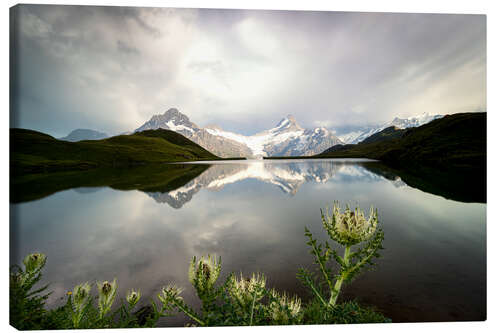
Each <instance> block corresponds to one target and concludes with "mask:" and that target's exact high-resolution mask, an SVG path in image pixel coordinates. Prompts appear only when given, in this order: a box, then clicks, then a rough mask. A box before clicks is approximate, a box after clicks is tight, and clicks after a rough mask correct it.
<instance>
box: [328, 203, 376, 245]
mask: <svg viewBox="0 0 500 333" xmlns="http://www.w3.org/2000/svg"><path fill="white" fill-rule="evenodd" d="M321 218H322V220H323V226H324V228H325V229H326V231H327V232H328V234H329V235H330V237H331V238H332V239H333V240H335V241H337V242H338V243H340V244H342V245H345V246H351V245H355V244H358V243H360V242H363V241H366V240H368V239H369V238H370V237H371V236H372V235H373V233H374V232H375V229H376V228H377V223H378V213H377V211H376V210H374V209H373V207H371V208H370V215H369V217H368V219H366V218H365V215H364V212H363V211H362V210H361V209H359V208H358V207H357V208H355V210H354V211H351V210H350V209H349V206H347V207H346V209H345V211H344V213H341V212H340V207H339V204H338V202H334V204H333V210H332V215H331V216H330V215H329V214H328V208H327V210H326V216H325V215H324V214H323V211H321Z"/></svg>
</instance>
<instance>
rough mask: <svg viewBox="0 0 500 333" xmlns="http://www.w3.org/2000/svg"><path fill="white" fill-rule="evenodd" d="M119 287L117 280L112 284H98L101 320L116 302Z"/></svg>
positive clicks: (106, 282) (105, 282)
mask: <svg viewBox="0 0 500 333" xmlns="http://www.w3.org/2000/svg"><path fill="white" fill-rule="evenodd" d="M117 287H118V286H117V284H116V279H114V280H113V282H111V283H110V282H108V281H104V282H102V283H99V282H97V291H98V292H99V314H100V316H101V318H102V317H104V315H105V314H106V313H107V312H108V311H109V310H111V306H112V305H113V302H114V300H115V296H116V289H117Z"/></svg>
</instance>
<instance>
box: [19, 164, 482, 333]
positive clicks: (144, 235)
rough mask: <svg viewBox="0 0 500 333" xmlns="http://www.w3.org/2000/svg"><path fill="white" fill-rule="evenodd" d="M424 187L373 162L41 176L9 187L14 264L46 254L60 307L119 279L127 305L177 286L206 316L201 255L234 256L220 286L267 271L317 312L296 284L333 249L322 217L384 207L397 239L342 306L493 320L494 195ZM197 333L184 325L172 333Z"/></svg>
mask: <svg viewBox="0 0 500 333" xmlns="http://www.w3.org/2000/svg"><path fill="white" fill-rule="evenodd" d="M172 175H175V177H174V176H172ZM405 179H410V180H412V181H405ZM450 181H453V180H450ZM410 183H411V184H412V185H410ZM415 183H416V182H415V181H414V178H411V177H410V178H408V177H405V175H404V174H401V173H399V172H398V170H393V169H390V168H387V167H385V166H383V165H381V164H380V163H379V162H376V161H372V160H366V159H304V160H298V159H297V160H240V161H220V162H219V161H217V162H195V163H180V164H168V165H165V166H162V167H156V168H153V169H148V168H140V169H139V170H134V169H130V170H122V171H120V172H117V171H108V172H97V171H95V172H79V173H64V174H61V175H50V176H46V177H45V176H44V177H39V178H36V177H35V178H33V179H26V180H23V181H21V182H15V183H14V184H11V204H10V208H11V209H10V215H11V218H10V233H11V235H10V236H11V243H10V249H11V251H10V261H11V264H21V262H22V259H23V258H24V256H25V255H27V254H29V253H32V252H42V253H45V254H46V255H47V257H48V259H47V265H46V266H45V269H44V271H43V273H44V275H43V280H42V283H50V286H49V290H51V291H53V294H52V295H51V296H50V298H49V300H48V304H49V306H50V307H56V306H60V305H62V304H64V303H65V301H66V297H67V296H66V293H67V292H68V291H70V290H72V289H73V287H74V286H75V285H76V284H78V283H82V282H85V281H89V282H91V283H94V282H96V281H103V280H112V279H113V278H117V281H118V286H119V287H118V296H117V299H119V298H124V297H125V294H126V292H127V291H128V290H130V289H131V288H134V289H140V290H141V292H142V299H141V302H140V304H139V305H147V304H148V303H149V302H150V300H151V299H152V298H156V295H157V294H158V293H159V292H160V290H161V288H162V286H165V285H167V284H169V283H174V284H176V285H178V286H180V287H182V288H184V291H183V293H182V296H183V297H184V299H185V300H186V302H187V303H188V304H191V305H192V306H194V307H197V306H199V301H198V300H197V298H196V297H195V294H194V289H193V287H192V286H191V285H190V284H189V281H188V267H189V262H190V260H191V258H192V257H193V256H197V257H201V256H202V255H207V254H216V255H217V256H220V257H221V258H222V273H221V276H220V277H219V283H221V282H222V281H224V279H225V278H226V277H227V276H228V274H229V273H230V272H235V273H237V274H238V275H239V273H240V272H242V273H243V275H246V276H248V275H250V274H251V273H252V272H261V273H263V274H264V275H265V276H266V277H267V286H269V287H274V288H276V289H278V290H279V291H286V292H287V293H291V294H297V295H299V296H300V297H301V298H302V300H303V301H307V300H308V299H309V298H310V297H311V295H310V294H309V293H308V291H307V290H306V288H305V287H304V286H302V284H301V283H300V282H299V280H298V279H297V278H296V273H297V271H298V269H299V268H300V267H304V268H308V269H310V270H312V271H315V269H316V267H315V265H314V264H313V261H314V258H313V256H312V255H311V254H310V253H309V248H308V246H307V245H306V237H305V236H304V228H305V227H307V228H308V229H309V230H310V231H311V232H312V234H313V236H314V237H315V238H317V239H318V240H319V241H326V240H329V238H328V236H327V234H326V232H325V231H324V230H323V228H322V222H321V213H320V209H325V208H326V207H329V208H330V210H331V207H332V204H333V202H334V201H338V202H339V203H340V204H341V206H345V204H349V205H350V207H351V208H354V207H356V206H359V207H360V208H361V209H363V210H364V211H365V213H366V214H367V213H368V212H369V209H370V207H371V206H373V207H375V208H376V209H378V214H379V221H380V226H381V227H382V229H383V230H384V233H385V239H384V242H383V247H384V249H383V250H382V251H381V257H380V258H376V259H375V260H374V261H375V263H376V266H374V267H373V269H371V270H367V271H365V272H363V273H362V274H361V275H360V276H359V277H358V278H356V279H355V280H354V281H353V282H352V283H350V284H347V285H344V286H343V289H342V292H341V295H340V300H354V299H356V300H357V301H358V302H359V303H361V304H365V305H370V306H373V307H375V308H376V309H378V310H379V311H380V312H382V313H383V314H384V315H386V316H387V317H389V318H391V319H392V321H393V322H423V321H478V320H485V319H486V202H485V201H486V200H485V197H484V198H483V197H481V198H479V199H477V198H474V197H472V198H470V197H467V196H464V195H462V194H460V193H458V194H455V193H453V192H450V191H440V189H439V186H438V187H436V188H434V187H433V186H432V182H431V183H426V184H425V186H416V185H415ZM484 191H485V189H484ZM330 244H331V245H335V244H334V242H333V241H331V240H330ZM334 247H335V246H334ZM337 248H338V247H337ZM334 271H335V269H334ZM93 292H94V293H95V287H93ZM186 322H187V318H186V317H184V316H181V315H178V316H175V317H171V318H165V319H164V320H163V319H162V321H161V322H160V326H183V325H184V324H185V323H186Z"/></svg>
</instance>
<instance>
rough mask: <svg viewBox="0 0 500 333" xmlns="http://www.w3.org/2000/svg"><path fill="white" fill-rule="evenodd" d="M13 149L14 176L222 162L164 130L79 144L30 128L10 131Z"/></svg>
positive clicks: (11, 157) (11, 155)
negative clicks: (100, 168) (168, 164)
mask: <svg viewBox="0 0 500 333" xmlns="http://www.w3.org/2000/svg"><path fill="white" fill-rule="evenodd" d="M10 148H11V153H10V163H11V171H12V172H13V174H14V176H18V175H24V174H27V173H40V172H52V171H62V170H86V169H91V168H97V167H128V166H136V165H145V164H154V163H165V162H184V161H195V160H218V159H220V158H219V157H218V156H216V155H214V154H212V153H210V152H209V151H207V150H205V149H204V148H202V147H201V146H199V145H198V144H196V143H194V142H192V141H191V140H188V139H187V138H185V137H184V136H182V135H180V134H178V133H175V132H173V131H169V130H163V129H158V130H148V131H144V132H140V133H135V134H132V135H119V136H114V137H111V138H107V139H103V140H88V141H79V142H67V141H61V140H57V139H55V138H53V137H52V136H50V135H47V134H44V133H40V132H37V131H32V130H27V129H11V130H10Z"/></svg>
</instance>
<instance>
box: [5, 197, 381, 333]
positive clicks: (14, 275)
mask: <svg viewBox="0 0 500 333" xmlns="http://www.w3.org/2000/svg"><path fill="white" fill-rule="evenodd" d="M321 216H322V222H323V227H324V229H325V231H326V232H327V234H328V235H329V237H330V238H331V239H332V240H333V241H335V242H336V243H338V244H340V245H341V246H342V247H343V248H344V253H343V254H342V255H339V254H337V252H336V251H335V250H334V248H333V247H332V246H331V245H330V244H329V243H328V242H325V243H319V242H318V241H317V240H316V239H315V238H314V237H313V235H312V234H311V232H310V231H309V230H308V229H307V228H306V230H305V235H306V237H307V244H308V245H309V246H310V248H311V253H312V254H313V256H314V259H315V263H316V264H317V267H318V273H319V274H313V273H311V272H309V271H307V270H305V269H300V270H299V272H298V274H297V277H298V278H299V279H300V281H302V282H303V284H304V285H305V286H306V287H307V288H308V289H309V290H310V292H311V295H312V299H311V300H310V301H309V302H308V303H304V302H303V301H302V300H301V299H300V298H298V297H297V296H294V295H288V294H286V293H283V292H279V291H277V290H275V289H269V288H268V287H266V278H265V276H264V275H262V274H252V276H251V277H244V276H242V275H241V274H240V276H237V275H236V274H234V273H232V274H230V275H229V277H228V278H227V279H226V280H225V281H224V282H222V283H218V278H219V275H220V273H221V269H222V267H221V259H220V258H216V257H214V256H210V255H209V256H207V257H206V258H205V257H201V258H200V259H197V258H196V257H194V258H193V259H192V261H191V262H190V265H189V273H188V277H189V281H190V283H191V285H192V286H193V287H194V290H195V291H196V294H197V296H198V297H199V299H200V300H201V308H200V309H198V310H196V309H194V308H192V307H191V306H189V305H188V304H187V303H186V302H185V301H184V299H183V298H182V296H181V293H182V289H180V288H178V287H176V286H175V285H172V284H169V285H166V286H165V287H163V288H162V289H161V291H160V293H159V294H158V295H157V299H152V300H150V305H148V306H145V307H142V308H140V309H136V307H137V304H138V302H139V301H140V299H141V292H140V291H138V290H130V291H129V292H128V293H127V295H126V297H125V299H124V300H122V301H121V304H119V305H117V304H115V299H116V296H117V281H116V279H115V280H113V281H112V282H109V281H103V282H97V283H96V288H97V296H93V295H92V292H91V291H92V286H91V285H90V284H89V283H88V282H85V283H82V284H79V285H77V286H75V287H74V289H73V290H72V291H71V292H68V295H67V302H66V304H65V305H64V306H61V307H59V308H57V309H54V310H48V309H46V308H45V302H46V301H47V299H48V297H49V295H50V293H47V292H46V290H47V286H44V287H42V288H38V289H37V288H35V285H36V284H37V283H38V282H39V281H40V279H41V276H42V269H43V267H44V265H45V263H46V260H47V258H46V256H45V255H44V254H41V253H34V254H30V255H28V256H26V258H25V259H24V261H23V264H24V269H23V268H21V267H17V266H14V267H13V268H12V269H11V273H10V322H11V324H12V325H13V326H14V327H16V328H18V329H70V328H118V327H121V328H124V327H154V326H156V324H157V323H158V320H159V319H160V318H162V317H168V316H172V315H174V314H175V313H183V314H185V315H186V317H187V319H188V321H189V323H188V325H190V326H192V325H195V326H228V325H230V326H235V325H294V324H332V323H381V322H389V321H390V320H389V319H388V318H386V317H384V316H383V315H382V314H380V313H378V312H377V311H375V310H374V309H372V308H369V307H364V306H361V305H359V304H358V303H356V302H352V301H350V302H344V303H339V302H338V300H339V295H340V292H341V289H342V286H343V284H344V283H348V282H350V281H352V280H353V279H354V278H355V277H356V276H357V275H359V274H360V272H361V271H362V270H363V269H365V268H366V267H368V266H369V265H372V264H373V262H372V260H373V259H374V258H376V257H378V256H379V250H380V249H381V248H382V241H383V238H384V234H383V232H382V230H381V229H380V227H379V226H378V214H377V211H375V210H373V209H371V210H370V214H369V216H368V217H365V216H364V213H363V212H362V211H361V210H360V209H358V208H357V209H355V210H354V211H351V210H350V209H349V207H347V208H346V209H345V210H344V211H343V212H341V210H340V207H339V205H338V203H335V204H334V206H333V211H332V212H331V213H329V212H328V211H326V212H323V211H322V212H321ZM332 262H336V263H337V266H338V268H339V269H338V271H337V273H336V274H335V273H334V272H333V270H332V265H331V263H332Z"/></svg>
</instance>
